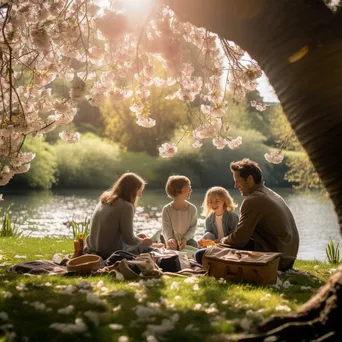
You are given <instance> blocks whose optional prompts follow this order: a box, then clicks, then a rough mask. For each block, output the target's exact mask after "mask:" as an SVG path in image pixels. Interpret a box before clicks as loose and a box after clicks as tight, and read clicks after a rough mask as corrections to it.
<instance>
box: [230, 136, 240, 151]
mask: <svg viewBox="0 0 342 342" xmlns="http://www.w3.org/2000/svg"><path fill="white" fill-rule="evenodd" d="M227 145H228V147H229V148H230V149H231V150H235V149H236V148H239V147H240V146H241V145H242V138H241V137H240V136H239V137H237V138H235V139H232V140H229V141H228V142H227Z"/></svg>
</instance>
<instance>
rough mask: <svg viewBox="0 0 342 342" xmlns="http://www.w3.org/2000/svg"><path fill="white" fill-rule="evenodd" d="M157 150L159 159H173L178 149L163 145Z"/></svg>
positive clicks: (170, 145)
mask: <svg viewBox="0 0 342 342" xmlns="http://www.w3.org/2000/svg"><path fill="white" fill-rule="evenodd" d="M158 150H159V155H160V156H161V157H163V158H170V157H173V156H174V155H175V154H176V153H177V151H178V148H177V146H175V145H172V144H169V143H164V144H162V145H161V146H160V147H159V148H158Z"/></svg>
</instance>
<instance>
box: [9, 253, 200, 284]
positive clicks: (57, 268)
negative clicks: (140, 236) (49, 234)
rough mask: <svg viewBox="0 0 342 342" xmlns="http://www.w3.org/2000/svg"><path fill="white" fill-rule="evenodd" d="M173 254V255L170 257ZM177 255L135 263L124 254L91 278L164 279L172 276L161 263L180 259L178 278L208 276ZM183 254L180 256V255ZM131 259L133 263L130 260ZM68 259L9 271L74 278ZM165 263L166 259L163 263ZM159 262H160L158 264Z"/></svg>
mask: <svg viewBox="0 0 342 342" xmlns="http://www.w3.org/2000/svg"><path fill="white" fill-rule="evenodd" d="M168 252H170V253H168ZM175 252H177V251H169V250H164V249H161V250H159V251H154V252H151V253H141V254H139V255H133V254H132V255H133V256H134V257H132V258H131V259H130V258H129V257H128V255H127V252H125V253H126V255H125V254H123V256H122V257H121V258H118V260H115V262H114V263H113V264H111V265H106V266H105V267H102V268H100V269H98V270H96V271H91V272H90V273H91V274H103V273H110V274H112V275H113V276H114V277H115V278H118V279H135V278H151V277H152V278H158V277H160V276H161V275H163V274H165V273H167V274H172V273H170V272H165V271H164V270H163V268H162V267H160V266H158V260H160V259H163V258H165V259H166V258H168V257H169V258H172V257H175V256H180V257H179V264H180V269H178V270H177V272H173V273H174V274H179V275H194V274H195V275H201V274H205V272H206V271H205V270H204V269H203V268H202V265H200V264H198V263H197V262H195V261H194V260H193V259H188V258H187V257H185V256H186V253H184V254H179V255H178V254H177V253H175ZM178 253H179V252H178ZM129 259H130V260H129ZM68 260H69V259H68V258H67V257H64V258H61V257H60V256H59V255H58V254H56V255H54V256H53V260H52V261H49V260H35V261H27V262H22V263H19V264H15V265H13V266H11V267H10V268H9V269H8V271H10V272H16V273H21V274H28V275H39V274H49V275H54V274H59V275H72V274H77V273H75V272H69V270H68V268H67V265H66V264H67V261H68ZM163 260H164V259H163ZM156 261H157V262H156Z"/></svg>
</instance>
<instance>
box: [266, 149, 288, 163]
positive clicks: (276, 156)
mask: <svg viewBox="0 0 342 342" xmlns="http://www.w3.org/2000/svg"><path fill="white" fill-rule="evenodd" d="M264 156H265V159H266V160H267V161H268V162H269V163H272V164H280V163H281V162H282V161H283V159H284V152H283V151H282V150H279V151H276V152H271V153H265V155H264Z"/></svg>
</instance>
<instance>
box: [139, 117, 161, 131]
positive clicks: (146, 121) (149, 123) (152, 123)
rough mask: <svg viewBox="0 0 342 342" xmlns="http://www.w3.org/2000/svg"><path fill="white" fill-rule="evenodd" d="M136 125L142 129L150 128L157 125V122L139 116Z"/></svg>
mask: <svg viewBox="0 0 342 342" xmlns="http://www.w3.org/2000/svg"><path fill="white" fill-rule="evenodd" d="M136 123H137V125H139V126H141V127H146V128H150V127H153V126H155V125H156V120H153V119H151V118H149V117H144V116H139V117H138V119H137V121H136Z"/></svg>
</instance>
